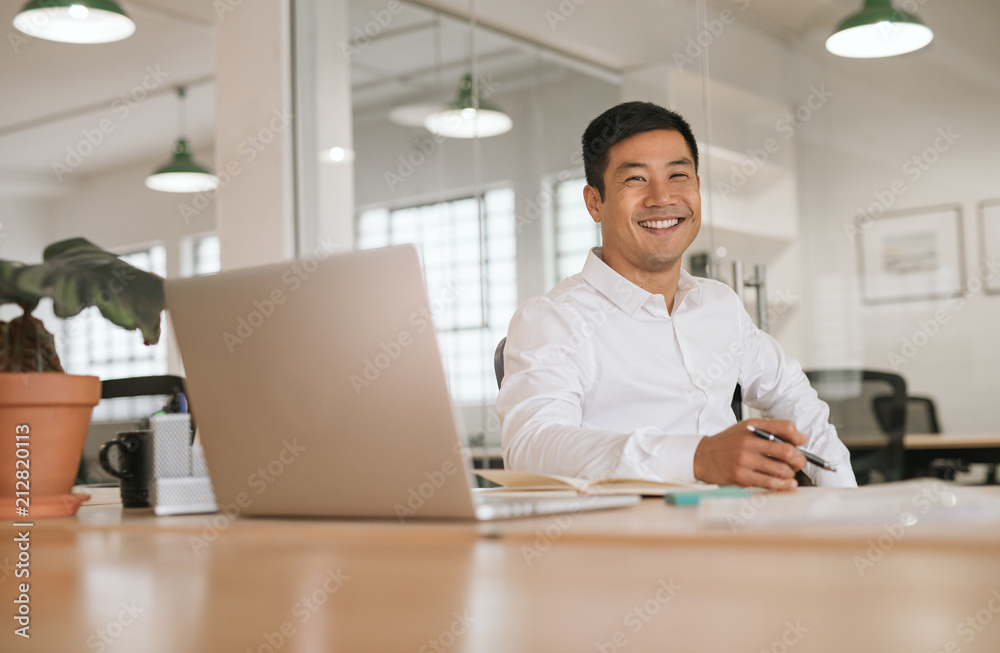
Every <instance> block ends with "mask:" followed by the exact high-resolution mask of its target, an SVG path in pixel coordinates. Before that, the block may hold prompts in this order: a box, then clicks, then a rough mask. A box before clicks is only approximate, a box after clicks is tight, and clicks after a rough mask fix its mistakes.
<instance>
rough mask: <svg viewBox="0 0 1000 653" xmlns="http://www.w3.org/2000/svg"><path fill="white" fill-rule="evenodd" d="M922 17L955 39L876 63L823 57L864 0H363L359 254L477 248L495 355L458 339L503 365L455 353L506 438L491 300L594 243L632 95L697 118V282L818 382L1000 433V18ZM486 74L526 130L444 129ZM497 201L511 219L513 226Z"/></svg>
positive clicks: (484, 416) (473, 416) (693, 252)
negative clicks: (607, 154) (499, 250)
mask: <svg viewBox="0 0 1000 653" xmlns="http://www.w3.org/2000/svg"><path fill="white" fill-rule="evenodd" d="M501 4H504V6H503V7H501V6H500V5H501ZM902 4H907V3H905V2H904V3H902ZM909 4H912V5H914V7H910V8H909V9H910V10H912V11H917V12H918V13H919V14H920V15H921V18H923V20H924V21H925V22H926V23H927V24H928V25H929V26H931V28H932V29H933V30H934V33H935V39H934V41H933V43H932V44H931V45H930V46H928V47H927V48H924V49H923V50H919V51H917V52H914V53H911V54H908V55H903V56H898V57H891V58H885V59H868V60H864V59H846V58H842V57H837V56H834V55H832V54H830V53H829V52H827V51H826V50H825V48H824V41H825V39H826V38H827V37H828V36H829V34H830V33H831V31H832V30H833V28H834V26H835V25H836V24H837V23H838V22H839V21H840V20H841V19H843V18H844V17H845V16H846V15H847V14H848V13H850V12H851V11H856V10H857V9H859V8H860V1H859V2H856V3H855V2H847V1H844V2H837V3H826V2H801V3H798V2H787V3H782V2H769V3H752V2H748V1H746V0H741V1H733V2H722V1H720V2H705V1H704V0H666V1H663V2H655V3H650V2H639V1H638V0H635V1H625V2H620V3H619V2H615V3H569V2H564V3H561V4H558V5H557V4H555V3H552V5H553V6H551V7H550V6H541V5H539V4H538V3H529V2H513V3H493V2H481V3H478V5H477V3H475V2H457V1H455V2H450V1H449V2H445V1H442V2H435V3H430V2H426V3H425V2H388V3H385V2H381V1H380V0H351V1H350V2H349V3H348V10H347V18H346V25H344V30H343V33H344V34H345V35H346V39H345V40H343V41H342V42H341V43H340V44H339V48H337V50H338V52H337V53H336V54H337V55H338V56H341V57H344V58H345V60H346V62H347V65H348V67H349V77H350V94H351V119H352V121H353V127H352V130H351V132H352V140H353V152H354V160H353V163H352V169H353V174H354V183H353V191H352V192H353V196H354V202H355V211H354V219H353V224H354V226H356V227H357V229H356V233H355V235H354V242H353V245H354V246H356V247H363V246H369V245H370V244H373V243H376V242H385V241H386V239H387V238H388V239H389V241H391V242H395V241H392V238H395V237H396V236H392V235H391V234H394V233H401V232H400V231H399V230H405V229H406V228H409V229H411V231H413V230H415V232H416V231H419V232H420V233H419V236H418V235H413V236H412V238H411V239H415V240H418V241H419V242H421V243H423V245H422V247H424V248H425V251H424V257H425V261H426V260H427V256H428V254H427V252H428V251H429V249H428V248H433V247H439V246H440V247H445V246H448V247H454V246H456V243H457V242H458V239H460V238H461V239H468V241H467V242H468V249H467V250H464V251H465V252H466V253H471V254H474V255H475V256H474V258H475V265H476V266H478V268H479V270H478V272H476V273H475V274H470V275H469V276H468V277H467V278H469V279H473V280H476V281H475V282H476V283H477V284H479V285H478V287H477V288H476V289H475V291H473V292H471V294H470V295H469V296H468V299H469V301H471V302H473V303H475V302H478V304H479V307H478V308H479V312H480V315H479V316H478V317H477V319H475V320H472V322H470V324H473V323H474V324H475V325H476V326H475V328H476V329H478V331H476V333H477V334H478V335H476V336H475V337H476V338H478V339H479V340H478V343H476V344H475V345H473V344H470V343H469V342H468V341H467V340H462V343H463V344H458V339H457V336H455V338H456V340H455V344H454V346H452V345H448V346H447V347H446V349H447V350H448V351H455V352H462V353H461V354H457V353H456V354H455V356H458V357H459V358H461V357H465V358H464V359H462V360H466V359H469V360H471V359H470V358H469V357H471V358H476V357H479V358H480V359H481V363H482V367H481V368H480V369H479V370H478V371H477V372H473V373H469V375H466V374H465V373H464V372H462V373H461V374H459V373H458V372H457V371H454V370H457V369H459V368H460V369H466V367H467V364H466V363H459V362H457V361H458V360H459V358H451V357H450V355H449V361H448V364H449V367H450V368H452V369H453V376H452V381H453V384H455V385H458V384H461V387H460V388H459V387H453V392H454V394H455V396H456V397H458V398H460V399H462V400H463V403H464V404H467V405H468V406H469V409H468V410H466V411H465V413H466V418H467V422H468V424H469V431H470V433H477V432H484V431H485V433H486V437H487V439H488V440H489V441H490V442H497V441H498V438H499V433H498V430H497V428H496V427H497V426H498V425H497V424H496V420H495V418H492V417H491V415H492V410H493V409H492V401H493V398H494V396H495V392H496V388H495V385H494V384H492V382H491V380H490V378H489V365H488V362H489V360H490V356H491V352H492V350H493V347H495V345H496V340H497V339H498V337H499V336H502V334H503V331H504V328H503V325H504V324H505V321H506V319H507V318H509V315H507V316H500V315H498V314H497V310H500V309H497V308H496V307H495V306H494V305H492V304H491V303H490V301H491V300H490V298H491V297H494V296H497V293H499V296H502V297H503V301H502V302H501V303H500V304H498V305H497V306H503V307H505V308H503V309H502V311H509V310H512V307H513V306H515V305H516V303H519V302H522V301H524V300H526V299H528V298H529V297H531V296H533V295H537V294H540V293H543V292H545V291H546V290H547V289H548V288H549V287H551V286H552V285H553V284H554V283H555V282H557V281H558V280H559V279H560V278H562V277H564V276H566V275H568V274H572V273H574V272H576V271H577V270H578V268H579V265H580V261H581V256H580V255H581V252H585V251H586V249H587V248H588V247H589V246H591V245H592V244H594V243H596V242H597V238H598V232H597V231H596V229H595V227H594V225H593V223H592V221H591V220H590V217H589V216H588V215H587V214H586V210H585V207H584V206H583V204H582V201H581V200H580V198H579V193H580V188H581V187H582V184H583V182H582V181H581V178H582V165H581V160H580V155H579V138H580V135H581V133H582V131H583V129H584V127H585V126H586V124H587V122H588V121H589V120H590V119H592V118H593V117H595V116H596V115H597V114H599V113H600V112H602V111H603V110H605V109H606V108H608V107H610V106H612V105H613V104H615V103H617V102H619V101H622V100H624V99H651V100H654V101H657V102H660V103H662V104H665V105H668V106H670V107H671V108H674V109H676V110H678V111H680V112H681V113H682V114H683V115H685V117H687V118H688V119H689V121H690V122H691V123H692V125H693V126H694V129H695V132H696V136H697V138H698V140H699V142H700V148H701V151H702V157H703V158H702V161H703V163H702V168H701V171H700V172H701V177H702V195H703V209H704V216H703V219H704V222H703V229H702V233H701V235H700V236H699V238H698V240H697V241H696V242H695V244H694V245H693V246H692V248H691V249H690V250H689V255H690V256H689V259H688V261H687V262H686V263H687V267H688V269H689V270H691V271H693V272H695V273H700V274H705V275H710V276H713V277H715V278H718V279H720V280H722V281H724V282H726V283H729V284H732V285H734V286H743V287H744V290H745V293H744V295H745V301H746V303H747V307H748V310H749V311H750V313H751V315H753V316H754V317H755V318H756V319H760V320H762V321H763V322H766V324H762V326H766V327H767V329H768V330H769V331H770V333H771V334H772V335H774V337H776V338H777V339H778V340H779V341H780V342H781V344H782V346H783V347H784V349H785V351H786V352H787V353H789V354H790V355H792V356H794V357H796V358H798V359H799V360H800V361H801V362H802V364H803V367H805V368H807V369H828V368H850V369H872V370H881V371H889V372H894V373H896V374H899V375H901V376H902V377H904V379H905V380H906V383H907V387H908V391H909V394H910V395H912V396H915V397H923V398H926V399H929V400H931V403H932V404H933V406H934V408H935V410H936V413H937V417H938V421H939V422H940V428H941V430H944V431H946V432H948V433H978V432H992V431H995V430H996V429H995V426H994V424H993V420H992V419H991V413H990V411H988V410H986V409H985V406H987V405H989V401H990V400H991V399H992V397H993V396H995V395H997V394H998V393H1000V377H998V375H997V374H996V372H995V371H996V370H997V369H1000V347H998V346H997V345H996V344H995V343H993V341H992V339H993V335H994V334H995V332H996V331H997V327H998V323H1000V295H998V292H1000V269H998V264H997V260H998V257H1000V235H998V234H1000V208H998V206H1000V184H998V183H997V180H998V179H1000V156H998V155H997V152H1000V130H998V129H997V127H996V121H995V116H997V115H1000V51H998V50H1000V42H998V41H997V40H996V39H995V38H994V37H993V34H995V31H996V28H997V27H1000V7H997V6H996V5H995V4H993V3H988V2H981V3H978V4H977V5H976V11H975V12H954V11H950V10H949V9H948V8H947V7H946V6H944V5H942V4H941V3H937V4H935V3H919V2H910V3H909ZM855 5H857V7H855ZM466 76H470V77H469V79H470V80H471V82H472V86H473V89H472V90H473V95H474V96H476V97H477V98H478V99H477V100H474V101H475V102H477V103H478V104H477V105H476V106H479V108H480V109H482V108H486V107H487V105H489V106H490V107H492V108H496V109H498V110H500V111H503V112H504V113H505V114H506V115H507V116H509V117H510V119H511V120H512V123H513V127H512V128H511V129H510V131H508V132H506V133H503V134H501V135H498V136H491V137H479V138H472V139H464V138H449V137H445V136H441V135H440V134H435V133H433V132H431V131H429V130H428V129H427V128H426V127H425V126H424V121H425V119H426V117H427V116H428V115H429V114H431V113H434V112H436V111H440V110H443V109H446V108H448V105H449V104H450V103H453V102H455V101H456V99H458V98H459V96H460V85H461V83H462V80H463V78H465V77H466ZM477 94H478V95H477ZM496 193H502V194H501V195H496ZM491 197H504V198H506V199H503V200H502V202H504V203H506V204H505V206H507V205H509V206H510V210H506V209H504V210H500V211H492V210H491V209H490V200H489V198H491ZM498 201H500V200H498ZM459 207H462V208H459ZM459 211H471V212H472V213H474V215H475V219H473V220H471V221H470V222H468V228H469V229H471V230H472V231H470V232H469V233H464V232H463V231H462V229H464V228H465V227H461V226H459V225H458V223H456V222H455V221H454V220H453V219H452V218H448V219H445V218H443V217H441V215H445V214H448V215H451V213H449V212H459ZM438 214H440V215H438ZM390 223H391V224H392V225H393V226H392V227H389V226H388V225H389V224H390ZM463 224H465V223H463ZM407 225H409V226H407ZM373 230H374V231H378V232H379V235H378V236H377V237H376V236H373V235H372V233H373ZM415 232H414V233H415ZM493 233H503V234H506V235H505V236H504V238H508V237H509V236H510V235H511V234H512V235H513V238H512V242H513V251H509V250H506V249H505V250H504V252H503V254H502V255H497V256H499V259H495V258H492V257H493V254H491V250H490V247H491V245H490V243H491V242H493V241H491V238H492V236H491V234H493ZM371 239H374V240H371ZM463 242H464V241H463ZM442 243H450V244H448V245H444V244H442ZM463 247H465V246H463ZM505 247H506V246H505ZM511 255H512V256H513V261H514V264H513V266H512V267H510V268H504V269H510V270H511V271H510V272H504V273H502V274H498V275H496V276H493V274H492V273H491V272H490V270H492V269H494V267H495V266H496V265H498V260H506V259H504V258H503V257H507V256H511ZM736 262H740V263H741V266H737V265H734V263H736ZM504 265H507V264H506V263H505V264H504ZM758 265H760V266H763V267H760V268H758V267H757V266H758ZM737 267H739V269H741V272H740V273H739V274H737V272H735V271H734V270H736V269H737ZM435 274H436V273H435ZM431 276H433V275H432V274H431V271H430V269H428V281H429V282H430V277H431ZM737 276H738V277H739V278H737ZM757 282H763V283H761V284H760V285H762V286H763V289H764V290H765V291H766V292H765V293H764V297H765V301H766V305H765V306H762V307H761V308H760V309H759V310H758V308H757V306H756V301H757V297H758V294H757V292H756V286H755V284H756V283H757ZM463 301H464V300H463ZM456 306H457V305H456ZM463 306H464V304H463ZM456 310H458V309H456ZM462 310H466V309H462ZM502 311H501V312H502ZM486 314H488V318H487V319H484V318H483V316H484V315H486ZM450 319H451V318H447V319H445V318H442V325H444V326H442V328H444V329H453V328H454V324H452V322H449V320H450ZM446 322H447V325H445V323H446ZM456 324H457V323H456ZM469 337H470V338H473V336H469ZM470 369H471V368H470ZM473 386H478V387H473ZM913 424H914V425H916V424H917V422H915V421H914V422H913ZM913 428H917V427H916V426H913Z"/></svg>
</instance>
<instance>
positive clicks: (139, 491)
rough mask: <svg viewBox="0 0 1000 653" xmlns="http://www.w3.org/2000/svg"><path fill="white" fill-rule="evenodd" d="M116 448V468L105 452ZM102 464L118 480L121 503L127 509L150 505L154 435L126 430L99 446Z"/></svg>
mask: <svg viewBox="0 0 1000 653" xmlns="http://www.w3.org/2000/svg"><path fill="white" fill-rule="evenodd" d="M115 447H119V449H120V451H119V455H118V459H119V461H120V463H119V464H120V465H121V469H115V467H114V465H112V464H111V460H110V459H109V457H108V454H110V453H111V450H112V449H113V448H115ZM99 458H100V461H101V467H103V468H104V471H106V472H107V473H109V474H111V475H112V476H114V477H115V478H119V479H121V489H122V506H124V507H126V508H148V507H149V483H150V481H151V480H152V471H153V434H152V432H151V431H125V432H123V433H119V434H118V437H117V438H115V439H114V440H108V441H107V442H105V443H104V444H102V445H101V453H100V456H99Z"/></svg>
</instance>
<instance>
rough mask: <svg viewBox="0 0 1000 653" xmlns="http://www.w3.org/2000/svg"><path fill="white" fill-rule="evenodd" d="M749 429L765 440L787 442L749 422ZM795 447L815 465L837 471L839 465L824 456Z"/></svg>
mask: <svg viewBox="0 0 1000 653" xmlns="http://www.w3.org/2000/svg"><path fill="white" fill-rule="evenodd" d="M747 430H748V431H750V432H751V433H753V434H754V435H756V436H757V437H759V438H764V439H765V440H770V441H771V442H785V440H782V439H781V438H779V437H778V436H776V435H775V434H774V433H768V432H767V431H763V430H761V429H759V428H757V427H756V426H750V425H749V424H747ZM795 448H796V449H798V450H799V451H801V452H802V455H803V456H805V457H806V460H808V461H809V462H811V463H812V464H813V465H818V466H820V467H822V468H823V469H828V470H830V471H831V472H835V471H837V467H836V466H835V465H831V464H830V463H828V462H826V461H825V460H823V459H822V458H820V457H819V456H817V455H816V454H814V453H813V452H811V451H806V450H805V449H803V448H802V447H795Z"/></svg>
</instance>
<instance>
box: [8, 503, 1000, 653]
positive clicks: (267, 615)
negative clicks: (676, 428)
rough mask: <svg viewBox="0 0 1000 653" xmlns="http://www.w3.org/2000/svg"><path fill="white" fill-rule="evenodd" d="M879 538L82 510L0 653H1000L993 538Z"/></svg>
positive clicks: (649, 526) (55, 542)
mask: <svg viewBox="0 0 1000 653" xmlns="http://www.w3.org/2000/svg"><path fill="white" fill-rule="evenodd" d="M800 491H801V492H808V491H813V492H823V491H824V490H819V489H803V490H800ZM213 524H214V525H213ZM0 531H2V538H3V542H4V544H3V547H2V549H0V551H2V555H3V556H6V557H7V559H8V560H9V561H11V562H10V563H9V564H13V562H12V561H13V560H14V559H16V550H15V549H14V548H13V546H12V541H13V538H14V537H16V535H17V532H16V531H15V530H12V529H11V527H10V524H9V523H8V524H4V526H3V528H2V529H0ZM886 533H887V530H886V528H885V525H882V524H871V525H861V526H853V527H851V528H843V527H825V528H820V529H815V528H813V529H801V528H800V529H795V528H793V529H753V528H746V529H736V530H735V532H733V531H731V530H729V529H707V528H704V527H701V526H699V525H698V523H697V520H696V519H695V513H694V511H693V510H691V509H683V508H673V507H668V506H666V505H665V504H664V503H663V502H662V501H661V500H659V499H647V500H645V501H643V502H642V503H641V504H640V505H638V506H635V507H633V508H628V509H624V510H615V511H605V512H599V513H597V512H595V513H579V514H575V515H562V516H549V517H543V518H536V519H530V520H518V521H510V522H506V523H493V524H459V523H410V524H406V525H401V524H397V523H395V522H377V521H333V520H264V519H237V520H235V521H232V522H230V521H229V520H228V519H227V518H225V517H224V516H222V515H199V516H183V517H159V518H158V517H155V516H153V515H151V514H150V513H149V512H148V511H135V510H128V511H123V510H122V509H121V508H120V507H119V506H116V505H103V506H102V505H97V506H84V507H83V508H82V509H81V511H80V514H79V515H78V516H77V517H76V518H64V519H53V520H45V521H42V520H39V521H37V522H35V526H34V527H33V528H32V529H31V536H30V541H31V544H30V555H31V563H30V564H31V566H30V572H31V577H30V579H29V581H30V583H31V590H30V596H31V603H30V607H31V616H32V622H31V630H30V633H31V635H32V637H31V639H30V640H23V639H22V638H19V637H15V636H13V635H12V626H11V620H10V616H9V615H10V613H11V610H12V606H13V603H12V601H13V600H14V597H15V592H16V587H15V583H16V581H17V579H15V578H14V577H13V576H12V575H10V573H6V575H4V577H3V580H2V582H0V597H2V599H3V600H2V604H3V605H4V606H6V608H5V611H6V613H7V615H8V616H7V617H6V618H5V619H4V620H3V623H4V625H3V631H2V632H0V650H2V651H5V652H6V651H45V652H46V653H48V652H57V651H58V652H63V651H67V652H69V651H89V650H96V651H108V652H111V653H113V652H115V651H128V652H132V651H142V652H144V653H157V652H160V651H163V652H170V653H174V652H176V651H185V652H187V651H211V652H212V653H217V652H228V651H233V652H238V653H245V652H246V651H252V652H253V653H267V652H269V651H270V652H277V651H281V652H282V653H285V652H299V651H302V652H310V653H312V652H319V651H324V652H325V651H415V652H424V651H475V652H477V653H479V652H484V651H487V652H488V651H502V652H505V653H506V652H521V651H544V652H546V653H548V652H553V651H580V652H585V651H595V650H597V651H608V652H611V651H615V652H616V653H618V652H622V651H628V652H631V651H667V650H669V651H698V652H700V653H704V652H713V651H725V652H728V651H761V650H764V651H775V652H777V651H795V652H800V651H801V652H802V653H808V652H810V651H831V652H832V651H836V652H838V653H842V652H843V651H880V652H883V653H892V652H895V651H899V652H904V651H905V652H906V653H912V652H913V651H928V652H930V651H941V650H944V647H945V646H946V645H947V644H948V643H949V642H952V641H954V642H956V645H957V646H958V647H959V649H955V650H961V651H962V652H963V653H970V652H976V651H982V652H984V653H986V652H988V653H995V652H996V651H997V650H998V648H1000V614H998V613H1000V524H986V525H978V526H976V525H961V524H959V525H955V524H934V523H918V524H917V525H915V526H913V527H912V528H911V529H909V530H907V531H906V533H905V534H904V535H902V536H901V537H899V538H898V539H893V538H889V540H886V541H885V543H886V544H887V547H886V548H885V549H884V550H880V549H878V546H879V545H878V538H879V537H881V536H884V535H886ZM871 547H876V548H875V549H872V550H873V551H874V552H875V553H879V554H880V555H878V557H877V560H876V561H875V562H874V563H873V564H872V565H871V566H869V567H866V568H865V569H864V570H863V571H864V573H863V574H862V573H860V572H859V571H858V564H857V561H856V560H857V558H858V556H861V557H865V556H868V551H869V549H871ZM8 569H9V568H8ZM991 606H992V607H991ZM994 609H995V610H996V611H997V612H998V613H994V612H993V611H991V610H994ZM984 611H985V612H984ZM977 615H979V617H980V618H981V621H983V620H986V619H987V618H989V622H988V623H987V624H986V625H981V626H980V625H978V624H977V625H976V628H979V632H976V631H970V632H972V633H973V635H974V636H973V638H972V640H971V641H966V637H967V636H968V635H966V636H964V637H963V636H962V633H963V632H965V631H960V630H958V629H959V627H960V624H961V623H962V622H963V621H965V620H967V619H969V618H972V619H973V620H975V619H976V618H977ZM967 628H969V627H967ZM102 638H103V639H102ZM783 640H784V641H783ZM616 642H617V643H616Z"/></svg>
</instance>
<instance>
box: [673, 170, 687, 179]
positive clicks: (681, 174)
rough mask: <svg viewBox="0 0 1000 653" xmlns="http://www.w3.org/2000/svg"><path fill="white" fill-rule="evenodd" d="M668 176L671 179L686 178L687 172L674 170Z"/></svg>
mask: <svg viewBox="0 0 1000 653" xmlns="http://www.w3.org/2000/svg"><path fill="white" fill-rule="evenodd" d="M670 178H671V179H687V178H688V174H687V173H686V172H675V173H674V174H672V175H670Z"/></svg>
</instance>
